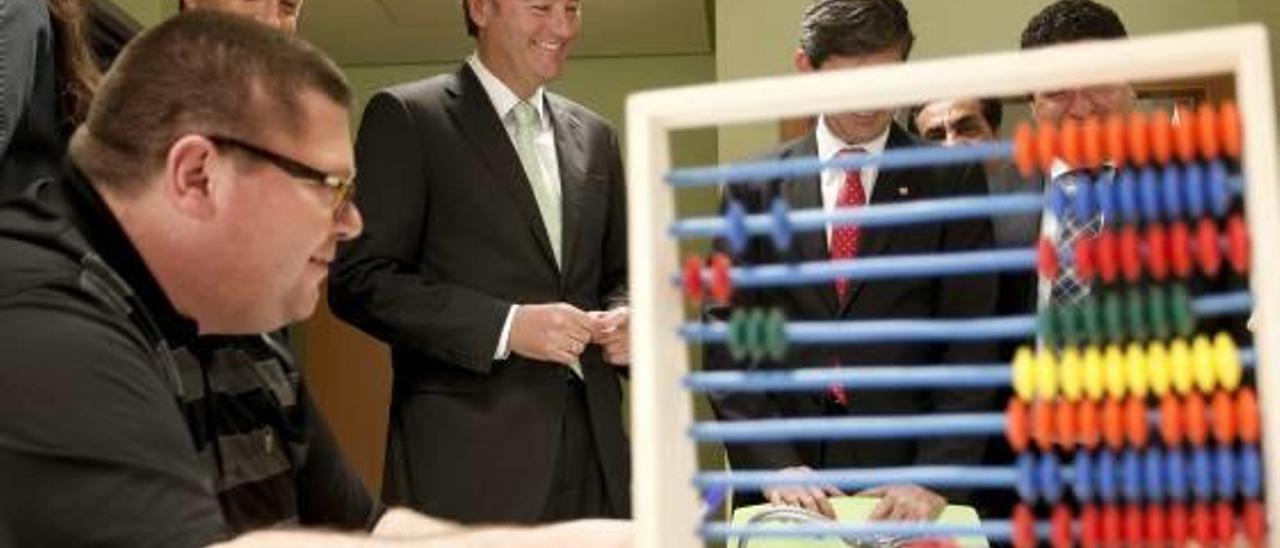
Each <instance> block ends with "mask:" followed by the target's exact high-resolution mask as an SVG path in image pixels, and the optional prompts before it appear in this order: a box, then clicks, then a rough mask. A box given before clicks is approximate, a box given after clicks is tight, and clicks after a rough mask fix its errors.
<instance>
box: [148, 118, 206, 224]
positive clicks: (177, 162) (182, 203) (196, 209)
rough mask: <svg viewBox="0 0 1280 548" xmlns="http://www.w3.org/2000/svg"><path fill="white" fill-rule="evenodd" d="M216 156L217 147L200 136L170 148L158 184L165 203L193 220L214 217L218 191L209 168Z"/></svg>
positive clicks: (189, 138)
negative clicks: (216, 191)
mask: <svg viewBox="0 0 1280 548" xmlns="http://www.w3.org/2000/svg"><path fill="white" fill-rule="evenodd" d="M217 156H218V148H217V146H215V145H214V144H213V142H212V141H210V140H209V139H207V138H205V137H203V136H199V135H187V136H185V137H182V138H180V139H178V140H177V141H176V142H174V143H173V146H172V147H169V155H168V156H167V157H166V159H165V167H164V176H163V177H162V178H161V182H160V184H161V186H162V191H163V192H164V196H165V198H166V200H167V201H168V202H169V203H171V204H173V205H174V207H175V208H176V209H177V210H178V211H180V212H181V213H182V214H183V215H186V216H188V217H192V218H195V219H208V218H211V217H213V215H214V213H215V211H216V210H217V207H216V202H215V200H214V196H215V192H214V191H215V190H217V189H216V188H215V186H216V183H215V181H216V179H215V178H214V177H213V176H212V171H211V169H212V166H213V164H212V162H213V160H214V158H216V157H217Z"/></svg>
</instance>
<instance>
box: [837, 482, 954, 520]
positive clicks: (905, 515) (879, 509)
mask: <svg viewBox="0 0 1280 548" xmlns="http://www.w3.org/2000/svg"><path fill="white" fill-rule="evenodd" d="M858 496H864V497H881V499H880V504H878V505H876V507H875V509H874V510H872V511H871V515H870V516H869V519H871V520H887V521H933V520H934V519H937V517H938V514H941V513H942V510H943V508H946V507H947V499H944V498H942V496H941V495H939V494H937V493H934V492H933V491H930V490H928V489H925V488H923V487H920V486H919V485H909V484H903V485H885V486H882V487H876V488H873V489H867V490H865V491H861V492H859V493H858Z"/></svg>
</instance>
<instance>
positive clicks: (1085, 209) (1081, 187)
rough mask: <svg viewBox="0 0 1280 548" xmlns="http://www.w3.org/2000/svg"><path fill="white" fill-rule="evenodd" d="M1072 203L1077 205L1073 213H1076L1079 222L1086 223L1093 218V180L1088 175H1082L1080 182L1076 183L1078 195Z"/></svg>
mask: <svg viewBox="0 0 1280 548" xmlns="http://www.w3.org/2000/svg"><path fill="white" fill-rule="evenodd" d="M1072 205H1073V206H1075V209H1073V210H1072V214H1073V215H1075V219H1076V222H1077V223H1084V222H1087V220H1088V219H1092V218H1093V212H1094V209H1093V207H1094V206H1093V182H1092V181H1090V180H1089V178H1088V177H1085V176H1083V175H1082V176H1080V178H1079V182H1077V183H1076V195H1075V200H1074V201H1073V202H1072Z"/></svg>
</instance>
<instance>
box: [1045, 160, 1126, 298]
mask: <svg viewBox="0 0 1280 548" xmlns="http://www.w3.org/2000/svg"><path fill="white" fill-rule="evenodd" d="M1110 177H1111V170H1103V171H1102V172H1100V174H1099V176H1098V179H1099V181H1101V180H1103V179H1107V178H1110ZM1088 182H1089V173H1088V172H1087V171H1084V170H1076V171H1070V172H1067V173H1064V174H1062V175H1060V176H1058V177H1057V178H1055V179H1054V180H1053V183H1052V184H1055V185H1059V186H1060V187H1061V188H1062V191H1063V193H1064V194H1066V196H1067V197H1068V198H1071V197H1074V196H1075V193H1076V189H1077V188H1079V185H1081V184H1088ZM1101 231H1102V215H1100V214H1094V215H1092V216H1090V217H1089V218H1087V219H1077V218H1076V216H1075V212H1074V210H1073V209H1072V208H1068V211H1066V212H1064V215H1063V216H1061V217H1059V218H1058V234H1057V241H1058V255H1059V256H1068V257H1069V256H1072V253H1073V250H1074V249H1075V243H1076V241H1077V240H1079V239H1080V238H1093V237H1096V236H1097V235H1098V234H1099V233H1100V232H1101ZM1067 263H1068V264H1066V265H1065V266H1064V267H1063V268H1062V271H1061V272H1060V273H1059V274H1058V278H1057V279H1056V280H1054V281H1053V287H1052V290H1051V291H1050V293H1049V298H1050V302H1051V303H1052V304H1053V305H1054V306H1070V305H1073V304H1076V303H1077V302H1079V301H1080V299H1083V298H1085V297H1087V296H1088V295H1089V283H1088V281H1086V280H1082V279H1080V277H1079V276H1077V275H1076V270H1075V267H1074V262H1073V261H1067Z"/></svg>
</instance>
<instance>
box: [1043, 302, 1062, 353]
mask: <svg viewBox="0 0 1280 548" xmlns="http://www.w3.org/2000/svg"><path fill="white" fill-rule="evenodd" d="M1056 318H1057V315H1056V314H1054V313H1053V309H1052V308H1048V307H1046V308H1045V309H1044V310H1041V311H1040V318H1039V324H1040V340H1042V341H1044V344H1045V346H1049V347H1054V346H1058V321H1057V319H1056Z"/></svg>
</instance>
